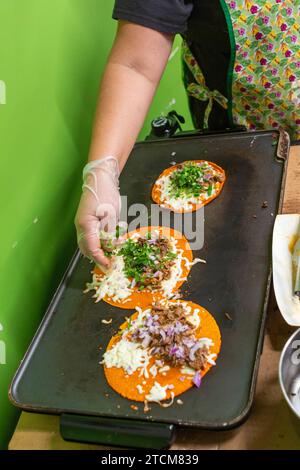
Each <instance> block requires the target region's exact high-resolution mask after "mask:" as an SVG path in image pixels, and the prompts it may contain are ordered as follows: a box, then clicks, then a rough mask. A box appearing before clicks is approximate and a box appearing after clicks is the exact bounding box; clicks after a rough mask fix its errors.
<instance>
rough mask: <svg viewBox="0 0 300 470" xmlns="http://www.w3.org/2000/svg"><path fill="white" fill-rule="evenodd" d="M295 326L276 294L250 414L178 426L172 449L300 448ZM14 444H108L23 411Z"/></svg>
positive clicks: (297, 156)
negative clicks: (290, 349) (289, 398)
mask: <svg viewBox="0 0 300 470" xmlns="http://www.w3.org/2000/svg"><path fill="white" fill-rule="evenodd" d="M283 213H287V214H292V213H300V146H294V147H292V148H291V153H290V159H289V165H288V173H287V181H286V188H285V194H284V205H283ZM293 330H294V329H293V328H291V327H289V326H288V325H287V324H286V323H285V322H284V321H283V319H282V317H281V315H280V313H279V311H278V308H277V306H276V302H275V299H274V295H273V294H271V298H270V303H269V312H268V320H267V330H266V337H265V343H264V349H263V354H262V357H261V361H260V368H259V376H258V382H257V388H256V396H255V400H254V405H253V408H252V412H251V415H250V417H249V419H248V420H247V421H246V422H245V423H244V424H243V425H242V426H240V427H239V428H237V429H235V430H232V431H225V432H208V431H197V430H178V432H177V438H176V441H175V444H174V445H173V446H172V449H174V450H175V449H191V450H201V449H214V450H218V449H227V450H229V449H241V450H242V449H300V421H299V420H297V418H296V417H295V416H294V415H293V414H292V413H291V411H290V410H289V408H288V406H287V405H286V403H285V401H284V398H283V396H282V394H281V390H280V387H279V383H278V362H279V357H280V353H281V351H282V349H283V346H284V344H285V342H286V341H287V339H288V337H289V336H290V335H291V334H292V332H293ZM9 449H11V450H16V449H35V450H37V449H39V450H51V449H52V450H54V449H55V450H60V449H62V450H69V449H77V450H80V449H82V450H83V449H98V450H99V449H108V447H103V446H94V445H86V444H76V443H70V442H65V441H63V439H62V438H61V437H60V434H59V417H58V416H49V415H41V414H30V413H24V412H23V413H22V414H21V417H20V419H19V422H18V425H17V427H16V430H15V433H14V435H13V437H12V439H11V441H10V444H9Z"/></svg>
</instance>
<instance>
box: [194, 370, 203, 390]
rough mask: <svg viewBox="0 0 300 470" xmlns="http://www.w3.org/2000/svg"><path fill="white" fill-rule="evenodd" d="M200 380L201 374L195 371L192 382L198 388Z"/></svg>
mask: <svg viewBox="0 0 300 470" xmlns="http://www.w3.org/2000/svg"><path fill="white" fill-rule="evenodd" d="M201 381H202V377H201V374H200V372H199V371H197V372H196V374H195V375H194V378H193V383H194V384H195V385H196V387H197V388H200V386H201Z"/></svg>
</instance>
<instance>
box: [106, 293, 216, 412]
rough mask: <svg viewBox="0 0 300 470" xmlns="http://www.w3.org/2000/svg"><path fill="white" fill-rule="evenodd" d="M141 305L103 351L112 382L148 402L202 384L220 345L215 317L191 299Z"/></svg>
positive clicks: (122, 390)
mask: <svg viewBox="0 0 300 470" xmlns="http://www.w3.org/2000/svg"><path fill="white" fill-rule="evenodd" d="M137 311H138V313H137V314H135V315H133V316H132V317H131V318H130V319H128V321H127V322H126V323H125V324H124V325H122V327H121V330H120V332H119V333H118V334H117V335H116V336H114V337H113V338H112V339H111V341H110V343H109V345H108V348H107V351H106V352H105V354H104V356H103V362H102V363H103V364H104V370H105V375H106V378H107V380H108V383H109V384H110V386H111V387H112V388H114V389H115V390H116V391H117V392H118V393H120V394H121V395H123V396H125V397H126V398H129V399H131V400H136V401H146V402H151V401H155V402H160V401H163V400H166V399H169V398H170V399H171V400H173V398H174V397H175V396H177V395H179V394H181V393H183V392H184V391H186V390H188V389H189V388H191V387H192V386H193V385H196V386H197V387H200V384H201V378H202V376H203V375H204V374H205V373H206V372H208V370H209V369H210V367H212V366H214V365H215V360H216V357H217V355H218V353H219V350H220V344H221V337H220V332H219V329H218V326H217V324H216V322H215V320H214V319H213V317H212V316H211V315H210V314H209V313H208V312H207V311H206V310H205V309H203V308H202V307H200V306H198V305H196V304H193V303H192V302H186V301H168V302H164V303H162V302H161V303H157V304H154V305H152V307H149V308H147V309H146V310H142V309H137ZM202 323H203V324H202ZM164 406H166V404H164Z"/></svg>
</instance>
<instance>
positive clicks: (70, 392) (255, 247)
mask: <svg viewBox="0 0 300 470" xmlns="http://www.w3.org/2000/svg"><path fill="white" fill-rule="evenodd" d="M273 138H274V134H272V132H256V133H236V134H229V135H218V136H201V137H189V138H176V139H169V140H160V141H149V142H143V143H140V144H138V145H137V146H136V147H135V149H134V151H133V153H132V155H131V157H130V159H129V162H128V164H127V166H126V169H125V170H124V173H123V174H122V178H121V190H122V194H128V196H129V203H134V202H141V203H146V204H147V205H149V204H150V197H149V195H150V190H151V185H152V183H153V182H154V180H155V178H156V177H157V176H158V175H159V173H160V172H161V171H162V170H163V169H165V168H166V167H168V166H169V165H170V162H171V161H172V160H176V162H178V163H179V162H181V161H184V160H187V159H188V160H189V159H207V160H211V161H213V162H216V163H217V164H218V165H220V166H222V167H223V168H224V169H225V170H226V172H227V178H228V179H227V182H226V184H225V186H224V190H223V192H222V194H221V195H220V196H219V197H218V198H217V199H216V200H214V201H213V202H212V203H211V204H209V205H208V206H207V207H206V209H205V243H204V247H203V249H202V250H201V251H199V252H194V255H195V256H200V257H201V258H204V259H206V260H207V265H203V264H197V265H196V266H194V267H193V268H192V272H191V275H190V277H189V280H188V282H187V283H186V284H185V286H184V289H183V292H184V297H185V298H186V299H190V300H192V301H194V302H197V303H199V304H201V305H202V306H203V307H205V308H207V309H208V310H209V311H210V312H211V313H212V314H213V315H214V316H215V318H216V320H217V322H218V324H219V327H220V329H221V333H222V349H221V354H220V356H219V359H218V361H217V366H216V367H215V368H213V369H212V370H211V372H210V373H209V374H208V375H207V376H206V377H205V379H204V380H203V382H202V386H201V388H200V389H199V390H197V389H195V388H194V389H191V390H189V391H188V392H186V393H185V394H183V395H182V396H181V399H182V400H183V402H184V404H183V405H182V406H179V405H177V404H174V406H172V407H170V408H161V407H160V406H158V405H152V406H151V412H150V413H148V414H144V412H143V406H142V404H139V405H138V406H139V410H138V411H134V410H132V409H131V408H130V405H131V404H132V403H131V402H129V401H128V400H126V399H123V398H122V397H121V396H119V395H118V394H117V393H115V392H114V391H113V390H111V389H110V387H109V386H108V385H107V383H106V380H105V377H104V374H103V370H102V366H100V365H99V361H100V360H101V357H102V353H103V351H104V350H105V348H106V345H107V343H108V341H109V339H110V337H111V336H112V335H113V334H114V332H116V331H117V329H118V326H119V325H120V324H121V323H122V322H123V321H124V317H125V316H128V315H129V314H130V311H128V310H121V309H117V308H114V307H111V306H109V305H107V304H106V303H104V302H100V303H98V304H95V303H94V300H93V299H92V294H91V293H90V294H86V295H83V292H82V291H83V288H84V286H85V284H86V282H87V281H89V280H90V278H91V275H90V271H91V265H90V264H89V263H88V262H87V261H86V260H84V259H82V258H81V257H79V256H77V258H76V259H75V262H74V263H73V267H72V269H71V270H70V271H69V273H68V275H67V276H66V278H65V280H64V282H63V283H62V285H61V287H60V289H59V290H58V293H57V295H56V297H55V299H54V300H53V302H52V304H51V306H50V308H49V310H48V312H47V314H46V317H45V319H44V321H43V323H42V325H41V327H40V329H39V331H38V333H37V335H36V336H35V338H34V340H33V342H32V344H31V346H30V348H29V351H28V353H27V355H26V356H25V358H24V360H23V362H22V364H21V366H20V368H19V370H18V372H17V374H16V377H15V379H14V381H13V384H12V387H11V391H10V396H11V400H12V401H13V402H14V404H16V405H17V406H19V407H21V408H23V409H25V410H31V411H43V412H47V413H78V414H84V415H98V416H106V417H118V418H128V419H142V420H143V419H145V420H155V421H159V422H168V423H177V424H182V425H188V426H198V427H202V428H207V429H226V428H228V427H230V426H234V425H236V424H238V423H239V422H241V421H242V420H243V419H244V418H245V417H246V415H247V413H248V411H249V409H250V405H251V403H252V399H253V393H254V385H255V379H256V373H257V368H258V361H259V356H260V350H261V347H262V340H263V327H264V317H265V313H266V292H267V290H268V283H269V281H268V279H269V272H270V242H271V234H272V227H273V222H274V217H275V215H276V213H277V211H278V207H279V201H280V193H281V186H282V178H283V174H284V164H282V163H278V162H277V161H275V155H276V146H274V145H272V142H273ZM173 151H176V157H174V156H171V153H172V152H173ZM263 201H268V207H267V208H266V209H262V208H261V204H262V202H263ZM271 214H273V215H271ZM253 215H256V216H257V218H253ZM225 313H229V314H230V317H231V318H232V320H229V319H228V318H227V317H226V315H225ZM28 314H29V312H28ZM103 318H105V319H110V318H112V319H113V323H112V324H111V325H109V326H107V325H104V324H102V323H101V319H103ZM100 345H101V346H102V348H103V349H102V351H99V346H100Z"/></svg>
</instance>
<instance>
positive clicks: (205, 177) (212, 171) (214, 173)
mask: <svg viewBox="0 0 300 470" xmlns="http://www.w3.org/2000/svg"><path fill="white" fill-rule="evenodd" d="M224 182H225V172H224V170H223V169H222V168H220V167H219V166H217V165H215V164H213V163H210V162H207V161H202V160H194V161H193V160H192V161H187V162H184V163H180V164H178V165H175V166H174V167H171V168H168V169H167V170H165V171H164V172H163V173H162V174H161V175H160V177H159V178H158V180H157V181H156V183H155V185H154V187H153V191H152V198H153V200H154V201H155V202H157V203H158V204H160V205H162V206H163V207H168V208H170V209H172V210H174V211H183V212H184V211H192V210H196V209H198V208H199V207H200V206H201V205H204V204H207V203H208V202H210V201H211V200H212V199H214V198H215V197H217V196H218V194H219V193H220V191H221V189H222V187H223V184H224Z"/></svg>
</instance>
